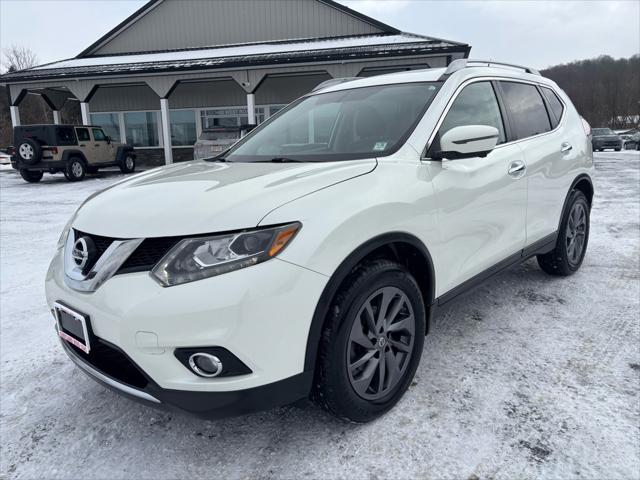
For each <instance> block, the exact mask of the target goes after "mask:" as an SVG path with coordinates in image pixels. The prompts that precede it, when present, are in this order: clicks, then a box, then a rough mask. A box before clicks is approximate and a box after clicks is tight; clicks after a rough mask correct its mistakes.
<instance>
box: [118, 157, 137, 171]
mask: <svg viewBox="0 0 640 480" xmlns="http://www.w3.org/2000/svg"><path fill="white" fill-rule="evenodd" d="M135 169H136V159H135V157H134V156H133V155H131V154H130V153H127V154H126V155H125V156H124V158H123V159H122V161H121V162H120V171H121V172H122V173H133V172H134V171H135Z"/></svg>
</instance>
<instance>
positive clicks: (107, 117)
mask: <svg viewBox="0 0 640 480" xmlns="http://www.w3.org/2000/svg"><path fill="white" fill-rule="evenodd" d="M91 124H92V125H96V126H98V127H102V130H104V133H105V134H107V135H108V136H109V137H111V139H112V140H115V141H116V142H120V141H121V140H120V122H119V120H118V114H117V113H92V114H91Z"/></svg>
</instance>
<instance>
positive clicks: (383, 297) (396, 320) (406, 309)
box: [346, 287, 416, 400]
mask: <svg viewBox="0 0 640 480" xmlns="http://www.w3.org/2000/svg"><path fill="white" fill-rule="evenodd" d="M415 323H416V320H415V317H414V313H413V307H412V306H411V302H410V301H409V298H408V297H407V295H406V294H405V293H404V292H403V291H402V290H400V289H399V288H396V287H383V288H380V289H379V290H377V291H376V292H374V293H373V294H372V295H370V296H369V298H367V300H365V302H364V304H363V305H362V306H361V307H360V310H359V311H358V314H357V315H356V318H355V319H354V322H353V325H352V327H351V333H350V335H349V341H348V344H347V353H346V354H347V371H348V374H349V382H350V383H351V386H352V387H353V389H354V390H355V392H356V393H357V394H358V395H359V396H360V397H362V398H364V399H366V400H378V399H380V398H382V397H384V396H385V395H386V394H388V393H389V392H390V391H392V390H393V388H394V387H396V386H397V385H398V383H399V382H400V380H401V379H402V376H403V374H404V372H405V371H406V369H407V367H408V365H409V360H410V359H411V354H412V352H413V344H414V337H415Z"/></svg>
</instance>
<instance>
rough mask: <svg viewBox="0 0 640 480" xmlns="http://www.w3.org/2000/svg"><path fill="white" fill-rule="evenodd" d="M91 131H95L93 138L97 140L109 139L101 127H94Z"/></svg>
mask: <svg viewBox="0 0 640 480" xmlns="http://www.w3.org/2000/svg"><path fill="white" fill-rule="evenodd" d="M91 131H92V132H93V139H94V140H95V141H96V142H101V141H104V140H106V139H107V137H106V136H105V135H104V132H103V131H102V130H101V129H100V128H92V129H91Z"/></svg>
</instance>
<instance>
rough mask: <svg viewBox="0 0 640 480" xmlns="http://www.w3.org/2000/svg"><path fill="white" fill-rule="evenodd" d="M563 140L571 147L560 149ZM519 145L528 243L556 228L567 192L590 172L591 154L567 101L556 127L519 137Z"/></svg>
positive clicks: (587, 142)
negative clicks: (526, 196)
mask: <svg viewBox="0 0 640 480" xmlns="http://www.w3.org/2000/svg"><path fill="white" fill-rule="evenodd" d="M563 100H564V99H563ZM565 143H566V144H569V145H570V146H571V149H570V150H568V151H566V152H562V151H561V150H562V145H563V144H565ZM519 145H520V146H521V148H522V151H523V154H524V159H525V162H526V164H527V181H528V183H529V200H528V206H527V244H528V245H530V244H532V243H534V242H536V241H538V240H540V239H542V238H544V237H545V236H547V235H550V234H552V233H554V232H555V231H556V230H557V229H558V224H559V221H560V216H561V215H562V207H563V205H564V200H565V198H566V196H567V192H568V190H569V188H570V187H571V184H572V182H573V180H574V179H575V178H576V177H577V176H578V175H579V174H580V173H588V174H590V175H591V172H592V170H593V156H592V153H591V146H590V144H589V139H588V138H587V136H586V135H585V133H584V130H583V128H582V123H581V120H580V117H579V115H578V114H577V112H576V111H575V109H574V108H573V106H572V105H571V104H567V108H566V112H565V115H564V118H563V119H562V122H561V124H560V125H559V127H558V128H557V129H556V130H554V131H553V132H550V133H548V134H545V135H540V136H537V137H534V138H530V139H526V140H523V141H521V142H519Z"/></svg>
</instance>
